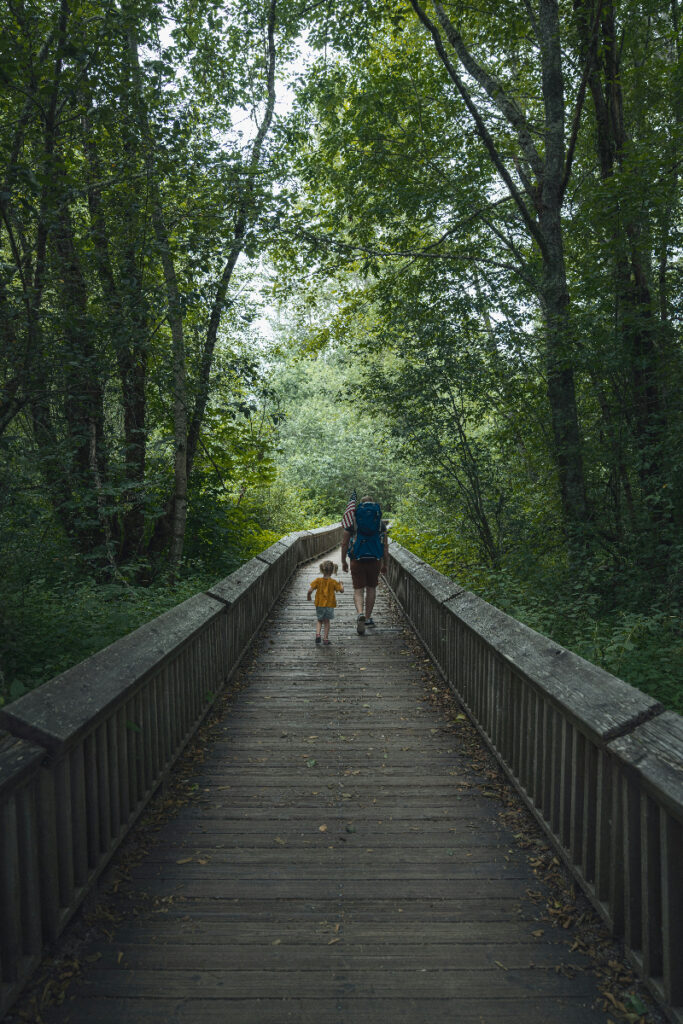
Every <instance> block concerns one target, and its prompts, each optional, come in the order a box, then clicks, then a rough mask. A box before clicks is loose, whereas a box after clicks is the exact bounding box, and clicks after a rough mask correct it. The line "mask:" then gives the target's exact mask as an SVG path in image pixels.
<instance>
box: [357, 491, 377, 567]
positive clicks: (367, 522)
mask: <svg viewBox="0 0 683 1024" xmlns="http://www.w3.org/2000/svg"><path fill="white" fill-rule="evenodd" d="M355 518H356V532H355V535H354V537H353V539H352V540H351V543H350V545H349V558H352V559H353V560H354V561H361V562H362V561H365V560H367V559H374V558H383V557H384V544H383V542H382V535H381V527H382V510H381V508H380V507H379V505H377V504H376V503H375V502H374V501H366V502H365V504H363V505H358V507H357V508H356V513H355Z"/></svg>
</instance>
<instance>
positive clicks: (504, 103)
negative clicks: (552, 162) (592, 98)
mask: <svg viewBox="0 0 683 1024" xmlns="http://www.w3.org/2000/svg"><path fill="white" fill-rule="evenodd" d="M432 3H433V6H434V10H435V11H436V15H437V18H438V19H439V22H440V23H441V26H442V28H443V30H444V32H445V33H446V39H447V40H448V42H449V43H450V44H451V46H452V47H453V49H454V50H455V52H456V54H457V55H458V59H459V60H460V63H461V64H462V66H463V67H464V68H465V70H466V71H468V72H469V74H470V75H471V76H472V78H474V79H475V81H476V82H478V83H479V85H480V86H481V87H482V89H484V90H485V91H486V93H487V95H488V96H489V97H490V98H491V99H492V100H493V102H494V103H495V104H496V106H497V107H498V109H499V110H500V112H501V113H502V114H503V116H504V117H505V119H506V120H507V121H508V122H509V124H510V125H511V126H512V127H513V128H514V129H515V131H516V132H517V138H518V139H519V144H520V146H521V148H522V152H523V153H524V156H525V157H526V160H527V162H528V164H529V166H530V167H531V169H532V170H533V172H534V174H535V175H536V176H537V177H538V178H542V177H543V158H542V157H541V155H540V154H539V152H538V150H537V149H536V146H535V145H534V142H533V139H532V138H531V134H530V130H529V124H528V122H527V119H526V117H525V116H524V113H523V111H522V110H520V108H519V107H518V106H517V104H516V103H515V101H514V100H513V99H512V98H511V97H510V96H508V95H507V93H506V92H505V91H504V89H503V86H502V85H501V83H500V82H499V81H498V79H497V78H495V76H494V75H492V74H491V73H490V72H489V71H487V70H486V69H485V68H483V67H482V66H481V64H479V62H478V61H476V60H475V58H474V57H473V56H472V54H471V53H470V51H469V50H468V49H467V47H466V45H465V42H464V40H463V38H462V36H461V35H460V33H459V32H458V30H457V29H456V27H455V25H454V24H453V22H452V21H451V20H450V18H449V17H448V15H447V14H446V12H445V10H444V9H443V5H442V4H441V3H438V2H437V0H432ZM413 6H415V5H414V4H413Z"/></svg>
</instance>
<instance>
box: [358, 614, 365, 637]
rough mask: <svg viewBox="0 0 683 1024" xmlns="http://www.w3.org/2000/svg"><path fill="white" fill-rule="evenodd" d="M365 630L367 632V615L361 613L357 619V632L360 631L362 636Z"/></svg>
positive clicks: (359, 634) (359, 633)
mask: <svg viewBox="0 0 683 1024" xmlns="http://www.w3.org/2000/svg"><path fill="white" fill-rule="evenodd" d="M364 632H365V616H364V615H359V616H358V618H357V619H356V633H358V636H362V635H363V633H364Z"/></svg>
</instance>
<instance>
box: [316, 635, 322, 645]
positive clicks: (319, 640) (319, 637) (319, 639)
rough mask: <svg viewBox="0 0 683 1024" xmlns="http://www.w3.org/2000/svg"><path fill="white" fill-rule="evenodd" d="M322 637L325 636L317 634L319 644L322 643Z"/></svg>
mask: <svg viewBox="0 0 683 1024" xmlns="http://www.w3.org/2000/svg"><path fill="white" fill-rule="evenodd" d="M322 639H323V638H322V637H321V636H320V634H318V636H317V637H316V638H315V642H316V643H317V644H320V643H322Z"/></svg>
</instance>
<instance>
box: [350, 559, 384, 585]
mask: <svg viewBox="0 0 683 1024" xmlns="http://www.w3.org/2000/svg"><path fill="white" fill-rule="evenodd" d="M381 565H382V563H381V561H380V559H379V558H369V559H368V560H367V561H362V560H361V559H357V560H355V561H353V560H352V561H351V582H352V583H353V589H354V590H363V589H364V588H365V587H376V586H377V583H378V582H379V570H380V567H381Z"/></svg>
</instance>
